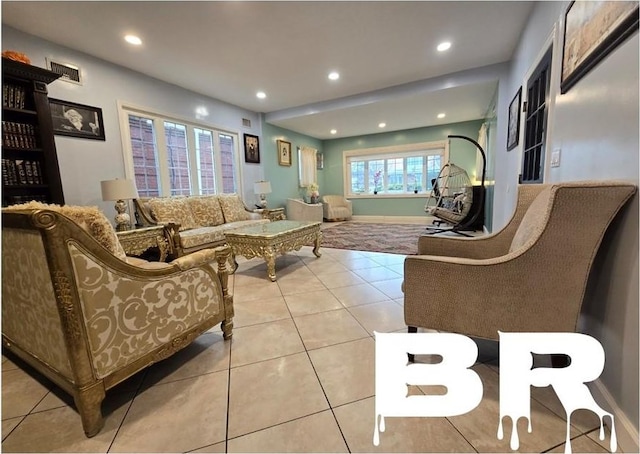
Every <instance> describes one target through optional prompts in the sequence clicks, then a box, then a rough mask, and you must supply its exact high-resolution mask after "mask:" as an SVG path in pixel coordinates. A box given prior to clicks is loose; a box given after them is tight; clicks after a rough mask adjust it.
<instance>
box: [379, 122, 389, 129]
mask: <svg viewBox="0 0 640 454" xmlns="http://www.w3.org/2000/svg"><path fill="white" fill-rule="evenodd" d="M385 126H387V124H386V123H384V122H382V123H378V128H384V127H385Z"/></svg>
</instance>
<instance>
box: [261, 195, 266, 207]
mask: <svg viewBox="0 0 640 454" xmlns="http://www.w3.org/2000/svg"><path fill="white" fill-rule="evenodd" d="M260 206H261V207H262V208H267V196H266V195H265V194H260Z"/></svg>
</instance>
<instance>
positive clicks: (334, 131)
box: [329, 129, 338, 134]
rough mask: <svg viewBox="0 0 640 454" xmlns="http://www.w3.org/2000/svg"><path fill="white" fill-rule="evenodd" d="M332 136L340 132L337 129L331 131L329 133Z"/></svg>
mask: <svg viewBox="0 0 640 454" xmlns="http://www.w3.org/2000/svg"><path fill="white" fill-rule="evenodd" d="M329 132H330V133H331V134H337V133H338V130H337V129H332V130H331V131H329Z"/></svg>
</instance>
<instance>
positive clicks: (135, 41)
mask: <svg viewBox="0 0 640 454" xmlns="http://www.w3.org/2000/svg"><path fill="white" fill-rule="evenodd" d="M124 40H125V41H126V42H128V43H129V44H133V45H134V46H139V45H140V44H142V40H141V39H140V38H138V37H137V36H136V35H127V36H125V37H124Z"/></svg>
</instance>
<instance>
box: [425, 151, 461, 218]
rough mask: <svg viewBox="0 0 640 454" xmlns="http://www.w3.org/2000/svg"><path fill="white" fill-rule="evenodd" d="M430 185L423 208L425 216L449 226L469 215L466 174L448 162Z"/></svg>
mask: <svg viewBox="0 0 640 454" xmlns="http://www.w3.org/2000/svg"><path fill="white" fill-rule="evenodd" d="M432 185H433V189H432V190H431V196H430V197H429V198H428V199H427V203H426V204H425V207H424V209H425V211H426V212H427V214H429V215H431V216H435V217H437V218H439V219H442V220H443V221H445V222H447V223H449V224H453V225H456V224H459V223H460V222H461V221H462V220H463V219H464V218H465V217H466V216H467V215H468V214H469V211H470V209H471V205H472V203H473V191H472V190H471V179H470V178H469V175H468V174H467V172H466V171H465V170H464V169H463V168H461V167H458V166H457V165H455V164H453V163H452V162H448V163H447V164H445V165H444V167H442V169H441V170H440V173H439V174H438V177H437V178H436V179H435V181H434V182H432Z"/></svg>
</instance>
